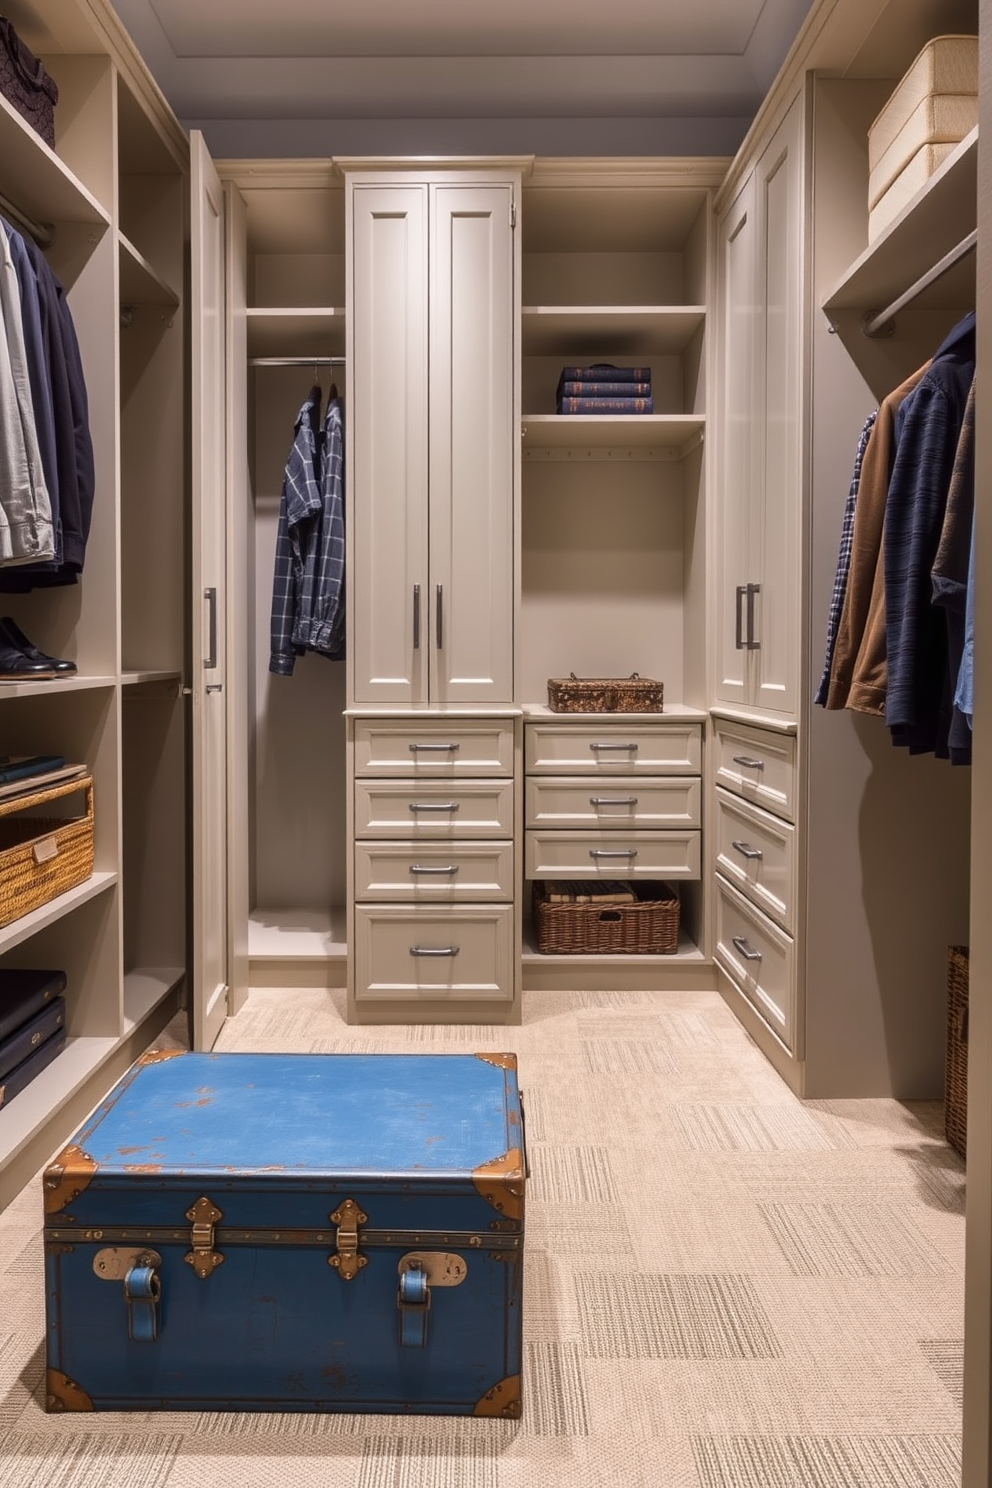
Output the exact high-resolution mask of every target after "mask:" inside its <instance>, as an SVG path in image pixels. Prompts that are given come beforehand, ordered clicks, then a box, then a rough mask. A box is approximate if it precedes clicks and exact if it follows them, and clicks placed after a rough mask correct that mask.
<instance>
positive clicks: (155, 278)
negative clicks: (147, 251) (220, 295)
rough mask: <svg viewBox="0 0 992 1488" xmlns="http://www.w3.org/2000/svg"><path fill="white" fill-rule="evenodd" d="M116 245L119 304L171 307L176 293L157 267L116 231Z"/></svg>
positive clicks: (176, 295)
mask: <svg viewBox="0 0 992 1488" xmlns="http://www.w3.org/2000/svg"><path fill="white" fill-rule="evenodd" d="M118 244H119V247H120V274H121V284H120V298H121V305H122V306H127V305H161V306H162V307H163V308H164V309H167V310H175V309H177V308H178V306H179V296H178V294H177V293H176V291H175V290H174V289H173V288H172V286H171V285H170V284H166V282H165V280H164V279H163V278H162V276H161V274H160V273H159V272H158V270H157V269H154V268H152V266H151V264H150V263H149V262H148V260H147V258H145V256H144V254H142V253H140V252H139V251H138V249H137V248H136V247H135V246H134V244H133V243H132V242H131V240H130V239H129V238H126V237H125V236H124V234H123V233H118Z"/></svg>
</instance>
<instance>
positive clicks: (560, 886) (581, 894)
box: [544, 878, 637, 904]
mask: <svg viewBox="0 0 992 1488" xmlns="http://www.w3.org/2000/svg"><path fill="white" fill-rule="evenodd" d="M544 897H545V899H546V900H547V901H548V903H549V904H636V902H637V895H636V894H635V893H634V891H633V889H632V888H631V886H630V884H629V883H624V882H622V880H620V879H616V878H603V879H597V878H592V879H590V878H549V879H548V881H547V882H546V883H545V885H544Z"/></svg>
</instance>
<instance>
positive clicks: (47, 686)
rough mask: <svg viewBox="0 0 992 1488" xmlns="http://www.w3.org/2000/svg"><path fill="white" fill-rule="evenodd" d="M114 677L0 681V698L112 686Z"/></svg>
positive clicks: (85, 690) (80, 690) (36, 695)
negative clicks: (44, 680)
mask: <svg viewBox="0 0 992 1488" xmlns="http://www.w3.org/2000/svg"><path fill="white" fill-rule="evenodd" d="M115 684H116V678H115V677H90V676H79V675H78V674H77V675H76V676H70V677H52V678H51V679H50V680H48V681H46V682H7V681H0V700H2V699H3V698H12V697H41V696H42V694H46V693H47V694H54V693H59V695H61V694H62V693H63V692H89V691H91V690H92V689H93V688H100V687H113V686H115Z"/></svg>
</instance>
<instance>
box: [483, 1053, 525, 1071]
mask: <svg viewBox="0 0 992 1488" xmlns="http://www.w3.org/2000/svg"><path fill="white" fill-rule="evenodd" d="M475 1057H476V1059H481V1060H482V1062H483V1064H494V1065H495V1066H496V1068H497V1069H505V1070H515V1069H516V1067H517V1056H516V1054H476V1056H475Z"/></svg>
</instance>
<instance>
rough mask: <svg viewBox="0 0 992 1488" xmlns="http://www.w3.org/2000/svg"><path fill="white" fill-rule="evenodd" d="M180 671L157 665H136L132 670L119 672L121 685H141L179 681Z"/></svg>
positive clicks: (180, 678)
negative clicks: (164, 668)
mask: <svg viewBox="0 0 992 1488" xmlns="http://www.w3.org/2000/svg"><path fill="white" fill-rule="evenodd" d="M181 681H182V673H181V672H179V671H170V670H163V669H161V668H157V667H138V668H136V669H135V670H134V671H127V672H122V673H121V686H122V687H141V686H142V685H143V684H146V683H148V682H166V683H170V682H177V683H178V682H181Z"/></svg>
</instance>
